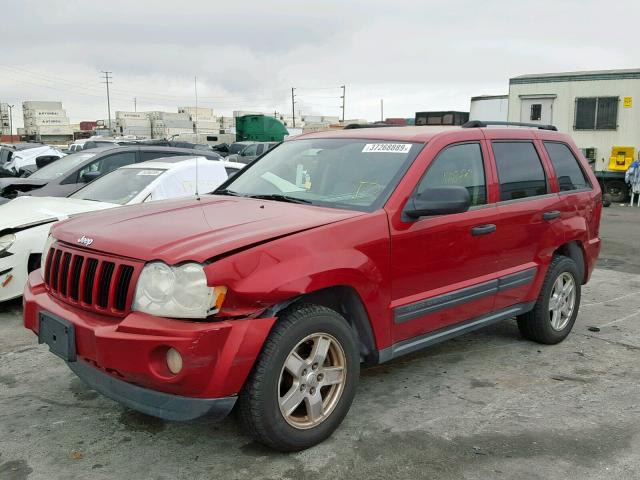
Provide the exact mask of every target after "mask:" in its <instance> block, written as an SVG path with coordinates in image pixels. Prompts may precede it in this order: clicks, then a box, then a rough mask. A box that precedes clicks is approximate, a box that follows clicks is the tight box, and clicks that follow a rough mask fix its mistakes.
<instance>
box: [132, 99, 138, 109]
mask: <svg viewBox="0 0 640 480" xmlns="http://www.w3.org/2000/svg"><path fill="white" fill-rule="evenodd" d="M133 111H134V112H137V111H138V99H137V98H136V97H133Z"/></svg>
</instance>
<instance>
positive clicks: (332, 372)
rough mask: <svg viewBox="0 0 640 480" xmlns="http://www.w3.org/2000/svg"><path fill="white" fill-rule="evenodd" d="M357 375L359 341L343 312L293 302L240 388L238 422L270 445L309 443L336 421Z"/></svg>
mask: <svg viewBox="0 0 640 480" xmlns="http://www.w3.org/2000/svg"><path fill="white" fill-rule="evenodd" d="M359 374H360V355H359V353H358V345H357V342H356V339H355V335H354V333H353V330H352V329H351V327H350V326H349V324H348V323H347V321H346V320H345V319H344V317H342V316H341V315H340V314H338V313H337V312H336V311H334V310H332V309H330V308H327V307H323V306H320V305H313V304H301V305H295V306H293V307H290V308H289V309H287V310H285V312H284V313H283V314H282V315H281V316H280V318H279V319H278V322H277V323H276V325H275V326H274V328H273V330H272V331H271V333H270V334H269V337H268V338H267V340H266V342H265V345H264V347H263V350H262V352H261V354H260V356H259V357H258V360H257V361H256V365H255V366H254V369H253V371H252V373H251V375H250V376H249V378H248V380H247V382H246V384H245V386H244V388H243V390H242V391H241V392H240V395H239V409H238V413H239V416H240V421H241V422H242V424H243V425H244V427H245V429H246V430H247V431H248V432H249V434H250V435H251V436H253V437H254V438H255V439H256V440H257V441H258V442H260V443H262V444H264V445H266V446H268V447H271V448H274V449H276V450H280V451H284V452H292V451H298V450H303V449H305V448H309V447H311V446H313V445H316V444H318V443H320V442H322V441H323V440H325V439H326V438H327V437H329V436H330V435H331V434H332V433H333V431H334V430H335V429H336V428H337V427H338V426H339V425H340V423H341V422H342V420H343V419H344V417H345V416H346V414H347V412H348V411H349V407H350V406H351V403H352V401H353V397H354V395H355V391H356V386H357V382H358V376H359Z"/></svg>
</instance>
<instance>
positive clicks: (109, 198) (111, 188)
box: [69, 168, 166, 205]
mask: <svg viewBox="0 0 640 480" xmlns="http://www.w3.org/2000/svg"><path fill="white" fill-rule="evenodd" d="M164 172H166V170H164V169H160V168H121V169H118V170H116V171H114V172H111V173H109V174H107V175H105V176H104V177H101V178H98V179H97V180H95V181H93V182H91V183H90V184H88V185H87V186H86V187H84V188H81V189H80V190H78V191H77V192H76V193H74V194H72V195H69V198H80V199H82V200H93V201H96V202H106V203H117V204H119V205H125V204H126V203H129V202H130V201H131V200H132V199H133V198H134V197H135V196H136V195H138V194H139V193H140V192H141V191H142V190H143V189H144V188H145V187H147V186H148V185H149V184H150V183H151V182H153V181H154V180H155V179H156V178H158V177H159V176H160V175H162V174H163V173H164Z"/></svg>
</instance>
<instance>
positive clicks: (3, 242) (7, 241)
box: [0, 233, 16, 253]
mask: <svg viewBox="0 0 640 480" xmlns="http://www.w3.org/2000/svg"><path fill="white" fill-rule="evenodd" d="M15 241H16V236H15V235H14V234H13V233H8V234H6V235H3V236H1V237H0V253H3V252H6V251H7V250H9V248H11V245H13V242H15Z"/></svg>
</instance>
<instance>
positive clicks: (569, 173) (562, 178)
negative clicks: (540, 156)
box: [544, 142, 591, 192]
mask: <svg viewBox="0 0 640 480" xmlns="http://www.w3.org/2000/svg"><path fill="white" fill-rule="evenodd" d="M544 148H546V150H547V153H548V154H549V158H550V159H551V163H552V164H553V169H554V170H555V172H556V177H558V184H559V185H560V191H561V192H567V191H571V190H579V189H582V188H591V184H590V183H589V180H588V179H587V177H586V176H585V174H584V172H583V170H582V168H580V165H579V163H578V160H577V159H576V157H575V156H574V155H573V153H572V152H571V149H570V148H569V147H568V146H567V145H565V144H564V143H557V142H544Z"/></svg>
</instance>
